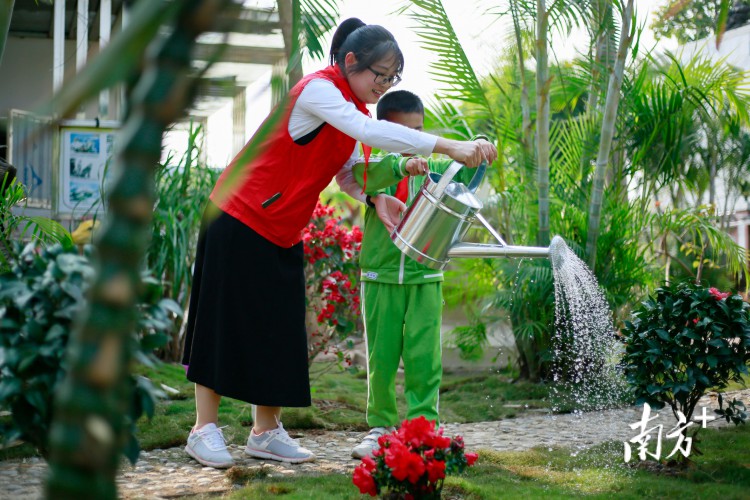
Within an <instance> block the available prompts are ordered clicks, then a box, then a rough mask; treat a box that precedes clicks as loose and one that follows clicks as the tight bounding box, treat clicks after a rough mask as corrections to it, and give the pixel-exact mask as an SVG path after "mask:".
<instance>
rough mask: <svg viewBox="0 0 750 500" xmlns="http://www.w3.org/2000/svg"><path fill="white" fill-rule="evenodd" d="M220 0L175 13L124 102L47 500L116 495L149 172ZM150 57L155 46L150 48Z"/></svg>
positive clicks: (61, 402) (55, 431)
mask: <svg viewBox="0 0 750 500" xmlns="http://www.w3.org/2000/svg"><path fill="white" fill-rule="evenodd" d="M228 3H229V2H228V1H227V0H192V1H189V2H184V3H183V4H182V5H180V6H179V10H177V14H176V17H177V23H176V25H175V27H174V30H173V31H172V32H171V33H170V34H169V35H168V36H167V38H165V39H164V40H162V41H161V43H160V46H159V47H158V50H156V51H155V52H154V53H153V54H154V55H152V56H150V58H149V59H148V60H147V65H146V68H145V70H144V72H143V73H142V75H141V78H140V81H139V83H138V86H137V88H136V90H135V91H134V92H133V95H134V96H136V98H135V100H134V101H133V102H131V106H129V107H128V110H129V111H128V115H127V119H126V122H125V123H124V124H123V127H122V133H121V134H120V135H119V141H120V143H119V146H120V147H119V151H120V152H119V153H118V156H117V158H116V161H115V167H114V168H115V174H114V175H113V179H115V181H114V184H113V186H112V187H111V189H110V190H109V193H108V200H107V204H108V210H107V221H106V223H105V225H104V227H103V228H102V230H101V231H100V232H99V233H98V235H99V236H98V241H97V242H96V246H97V250H98V257H99V264H100V265H99V268H98V271H97V276H96V278H95V282H94V285H93V286H92V288H91V292H90V297H89V302H90V307H89V308H88V311H87V313H86V314H85V317H84V318H83V322H82V323H81V326H80V327H79V328H77V329H76V330H75V331H74V332H73V335H72V337H71V340H70V345H69V346H68V363H69V366H70V369H69V372H68V374H67V375H66V378H65V380H64V381H63V382H62V384H61V387H60V390H59V391H58V393H57V394H56V400H55V403H56V404H55V413H54V414H55V417H54V422H53V424H52V428H51V431H50V443H51V456H50V469H51V476H50V478H49V481H48V484H47V488H48V489H47V494H48V496H49V497H51V498H72V499H73V498H74V499H76V500H80V499H84V498H117V489H116V486H115V475H116V473H117V468H118V464H119V463H120V456H119V455H120V452H121V451H122V450H123V449H124V448H125V445H126V439H127V438H128V425H129V420H128V415H129V414H130V403H131V394H130V388H129V384H128V383H127V374H128V369H129V365H130V362H131V358H132V353H131V349H130V346H131V343H132V342H131V340H130V336H131V332H132V331H133V328H134V327H135V303H136V298H137V294H138V289H139V285H140V268H141V265H142V262H143V259H144V256H145V253H146V248H147V242H148V239H149V235H150V232H151V219H152V207H153V206H154V195H153V193H154V192H155V187H154V169H155V167H156V166H157V165H158V161H159V158H160V156H161V145H162V135H163V133H164V131H165V129H166V127H167V126H168V125H169V124H170V123H172V122H174V121H175V120H177V119H178V118H179V117H180V116H181V115H182V113H183V109H184V108H185V106H186V105H187V104H188V103H189V99H190V96H191V95H193V91H192V90H193V88H194V85H193V79H192V78H190V76H189V75H190V73H191V67H190V62H191V61H190V51H191V49H192V47H193V45H194V43H195V39H196V37H197V36H198V35H199V34H200V33H201V32H203V31H206V30H207V29H209V28H211V26H212V24H213V20H214V19H215V17H216V15H217V14H218V11H219V10H220V9H221V8H222V7H223V6H225V5H226V4H228ZM149 54H152V52H150V51H149Z"/></svg>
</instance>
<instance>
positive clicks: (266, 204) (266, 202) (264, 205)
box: [260, 191, 281, 208]
mask: <svg viewBox="0 0 750 500" xmlns="http://www.w3.org/2000/svg"><path fill="white" fill-rule="evenodd" d="M279 198H281V191H279V192H278V193H276V194H275V195H273V196H271V197H270V198H268V199H267V200H266V201H264V202H263V203H261V204H260V206H262V207H263V208H268V206H269V205H271V204H272V203H273V202H275V201H276V200H278V199H279Z"/></svg>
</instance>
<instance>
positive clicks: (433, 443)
mask: <svg viewBox="0 0 750 500" xmlns="http://www.w3.org/2000/svg"><path fill="white" fill-rule="evenodd" d="M378 444H379V445H380V449H378V450H377V451H376V452H375V453H374V454H373V456H372V457H365V458H363V459H362V463H361V464H359V465H358V466H357V467H356V468H355V469H354V476H353V478H352V481H353V483H354V485H355V486H357V487H358V488H359V491H360V492H361V493H363V494H364V493H366V494H368V495H371V496H376V495H381V497H382V498H393V499H396V498H398V499H402V498H403V499H405V500H410V499H428V498H440V494H441V491H442V489H443V480H444V479H445V476H446V475H448V474H454V473H461V472H463V471H464V469H465V468H466V467H470V466H472V465H474V462H476V460H477V454H476V453H465V452H464V441H463V438H462V437H461V436H456V437H455V438H452V439H451V438H449V437H445V436H443V429H435V422H434V421H432V420H427V419H426V418H424V417H418V418H415V419H412V420H404V421H403V422H402V423H401V428H399V429H398V430H397V431H394V432H392V433H391V434H386V435H384V436H381V437H380V439H379V440H378Z"/></svg>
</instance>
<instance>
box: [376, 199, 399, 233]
mask: <svg viewBox="0 0 750 500" xmlns="http://www.w3.org/2000/svg"><path fill="white" fill-rule="evenodd" d="M370 200H372V202H373V203H374V204H375V211H376V212H377V214H378V217H379V218H380V220H381V221H383V225H384V226H385V228H386V229H387V230H388V232H389V233H391V232H393V230H394V229H396V226H398V223H399V222H401V212H403V211H404V210H406V203H404V202H403V201H401V200H399V199H398V198H395V197H393V196H389V195H387V194H379V195H377V196H371V197H370Z"/></svg>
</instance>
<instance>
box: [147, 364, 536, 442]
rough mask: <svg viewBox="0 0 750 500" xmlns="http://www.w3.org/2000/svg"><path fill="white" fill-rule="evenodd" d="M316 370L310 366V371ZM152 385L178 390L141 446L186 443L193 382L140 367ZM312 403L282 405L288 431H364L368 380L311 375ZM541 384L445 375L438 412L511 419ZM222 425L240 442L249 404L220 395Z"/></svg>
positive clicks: (448, 417) (469, 418) (493, 375)
mask: <svg viewBox="0 0 750 500" xmlns="http://www.w3.org/2000/svg"><path fill="white" fill-rule="evenodd" d="M314 372H315V369H314V370H313V373H314ZM140 374H141V375H145V376H147V377H149V378H150V379H151V380H152V382H153V383H154V385H155V386H156V387H159V386H160V384H164V385H166V386H168V387H171V388H173V389H176V390H177V391H179V392H178V393H177V394H169V399H167V400H164V401H161V402H159V403H158V404H157V408H156V415H155V416H154V418H153V419H152V420H151V421H148V420H146V419H143V420H142V421H140V422H139V426H138V427H139V434H138V439H139V441H140V443H141V447H142V448H143V449H146V450H149V449H154V448H166V447H171V446H178V445H181V444H184V441H185V439H186V436H187V433H188V431H189V430H190V428H191V427H192V425H193V423H194V420H195V401H194V396H193V384H192V383H190V382H188V381H187V380H186V379H185V370H184V369H183V368H182V367H181V366H179V365H168V364H165V365H162V366H161V367H159V369H158V370H155V371H154V370H145V369H141V371H140ZM397 383H398V387H397V392H398V394H399V411H400V412H401V415H402V417H403V416H404V415H405V403H404V401H403V397H402V395H403V385H402V383H403V377H402V376H399V378H398V381H397ZM311 390H312V396H313V406H311V407H309V408H285V409H284V414H283V421H284V427H286V428H287V429H329V430H366V429H367V428H368V426H367V423H366V422H365V406H366V403H367V380H366V374H365V373H364V372H362V371H360V372H357V373H354V374H352V373H348V372H338V371H329V372H328V373H323V374H320V375H315V374H313V375H312V376H311ZM546 395H547V389H546V388H545V387H544V386H541V385H537V384H531V383H527V382H517V383H511V381H510V378H509V376H508V375H507V374H506V373H502V372H501V373H497V372H491V371H484V372H481V373H471V374H459V373H455V374H451V373H446V374H445V375H444V377H443V383H442V386H441V394H440V416H441V420H442V421H444V422H480V421H487V420H498V419H502V418H512V417H516V416H519V415H522V414H523V413H524V412H526V411H529V410H533V409H539V408H546V407H547V402H546V401H545V400H544V398H545V397H546ZM219 420H220V425H228V427H227V428H226V429H224V435H225V436H226V438H227V440H228V441H229V442H233V443H234V442H236V443H243V442H244V440H245V439H246V438H247V433H248V427H249V426H250V425H252V416H251V413H250V405H248V404H245V403H243V402H240V401H235V400H233V399H229V398H224V399H223V400H222V403H221V406H220V408H219Z"/></svg>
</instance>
